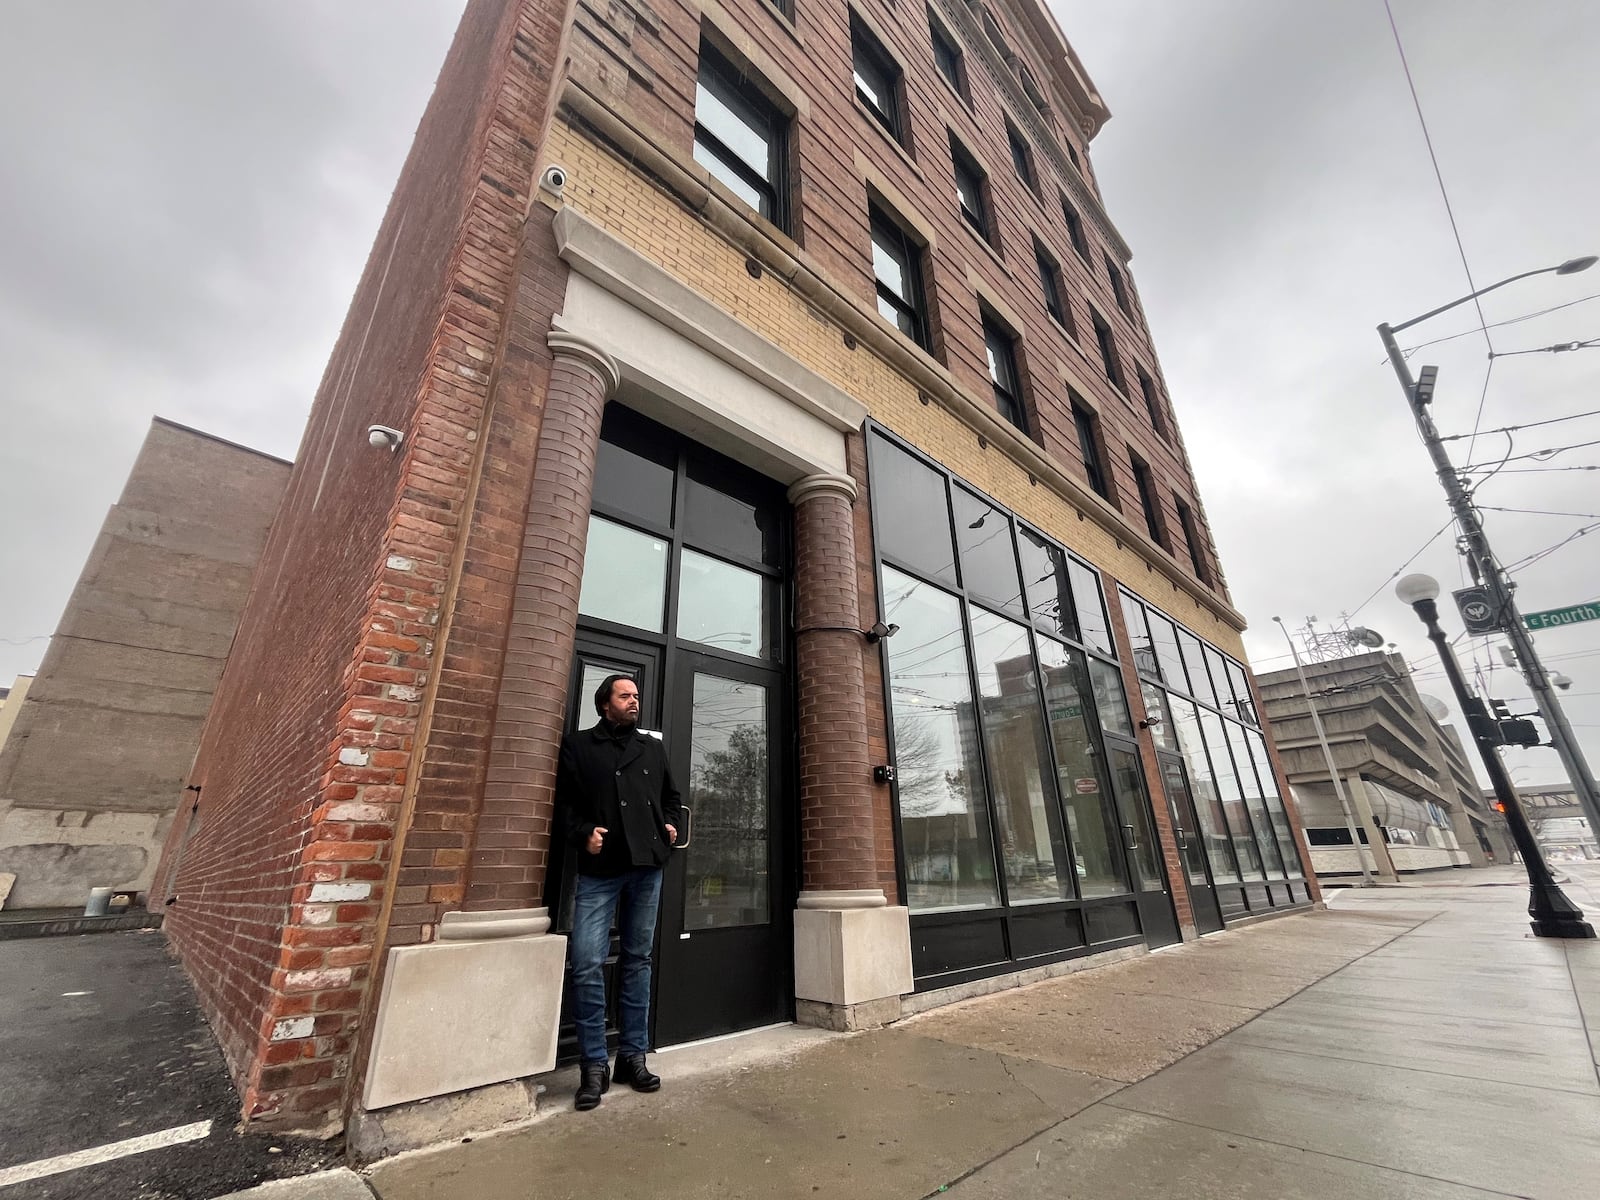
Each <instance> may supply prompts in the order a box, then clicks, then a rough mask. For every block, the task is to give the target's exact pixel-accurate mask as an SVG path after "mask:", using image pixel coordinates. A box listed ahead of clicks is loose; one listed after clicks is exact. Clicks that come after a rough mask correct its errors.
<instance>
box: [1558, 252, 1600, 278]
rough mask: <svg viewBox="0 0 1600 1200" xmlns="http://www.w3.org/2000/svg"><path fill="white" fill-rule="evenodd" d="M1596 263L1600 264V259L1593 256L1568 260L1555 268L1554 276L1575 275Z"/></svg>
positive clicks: (1588, 255)
mask: <svg viewBox="0 0 1600 1200" xmlns="http://www.w3.org/2000/svg"><path fill="white" fill-rule="evenodd" d="M1597 262H1600V258H1597V257H1596V256H1595V255H1593V254H1585V255H1584V256H1583V257H1582V258H1569V259H1567V261H1566V262H1564V263H1562V264H1561V265H1560V266H1559V267H1557V268H1556V274H1557V275H1576V274H1577V273H1578V272H1579V271H1587V270H1588V269H1589V268H1590V267H1592V266H1594V264H1595V263H1597Z"/></svg>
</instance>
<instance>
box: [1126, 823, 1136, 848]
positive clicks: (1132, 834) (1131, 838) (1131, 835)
mask: <svg viewBox="0 0 1600 1200" xmlns="http://www.w3.org/2000/svg"><path fill="white" fill-rule="evenodd" d="M1122 827H1123V828H1124V829H1126V830H1127V831H1128V849H1129V850H1137V849H1138V848H1139V834H1138V832H1137V831H1136V830H1135V829H1134V828H1133V823H1132V822H1131V821H1129V822H1124V823H1123V826H1122Z"/></svg>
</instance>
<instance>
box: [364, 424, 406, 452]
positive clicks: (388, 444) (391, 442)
mask: <svg viewBox="0 0 1600 1200" xmlns="http://www.w3.org/2000/svg"><path fill="white" fill-rule="evenodd" d="M405 440H406V435H405V434H404V433H402V432H401V431H400V430H398V429H394V428H391V427H390V426H388V425H368V426H367V444H368V445H370V446H372V447H374V448H375V449H378V450H383V449H385V448H387V449H388V451H389V453H391V454H393V453H394V452H395V451H396V450H398V449H400V443H401V442H403V441H405Z"/></svg>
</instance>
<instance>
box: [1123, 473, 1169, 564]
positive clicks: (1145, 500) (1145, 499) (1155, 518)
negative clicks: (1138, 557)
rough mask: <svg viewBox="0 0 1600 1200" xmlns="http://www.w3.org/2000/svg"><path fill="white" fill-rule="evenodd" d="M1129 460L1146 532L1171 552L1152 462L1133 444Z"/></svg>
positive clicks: (1155, 541)
mask: <svg viewBox="0 0 1600 1200" xmlns="http://www.w3.org/2000/svg"><path fill="white" fill-rule="evenodd" d="M1128 462H1129V465H1131V466H1132V468H1133V486H1134V489H1135V490H1136V491H1137V492H1138V493H1139V507H1140V508H1141V509H1142V510H1143V511H1144V527H1145V532H1146V533H1148V534H1149V535H1150V540H1151V541H1152V542H1154V543H1155V544H1156V545H1158V546H1160V547H1161V548H1162V549H1163V550H1165V551H1166V552H1167V553H1168V554H1171V553H1172V544H1171V542H1170V540H1169V539H1168V537H1167V527H1166V523H1165V522H1164V521H1162V519H1161V501H1160V499H1159V496H1158V493H1157V492H1156V481H1155V476H1154V474H1152V472H1151V470H1150V464H1149V463H1147V462H1145V460H1144V459H1142V458H1140V457H1139V453H1138V451H1136V450H1135V449H1134V448H1133V447H1132V446H1129V447H1128Z"/></svg>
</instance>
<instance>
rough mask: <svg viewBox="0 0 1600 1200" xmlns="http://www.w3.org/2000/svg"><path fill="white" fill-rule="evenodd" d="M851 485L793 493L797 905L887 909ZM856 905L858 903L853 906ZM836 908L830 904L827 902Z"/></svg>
mask: <svg viewBox="0 0 1600 1200" xmlns="http://www.w3.org/2000/svg"><path fill="white" fill-rule="evenodd" d="M855 497H856V485H855V482H854V481H853V480H852V479H851V478H850V477H849V476H848V475H809V476H807V477H806V478H804V479H802V480H801V481H800V482H799V483H797V484H795V485H794V486H793V487H791V488H790V489H789V501H790V503H791V504H793V505H794V528H795V627H796V629H797V631H798V633H797V636H796V645H797V651H796V652H797V655H798V660H799V661H798V663H797V671H798V675H799V693H800V852H801V866H802V875H801V888H802V893H801V899H800V904H801V906H802V907H808V906H809V904H808V902H809V901H810V900H811V898H812V896H813V895H814V894H816V893H830V894H836V893H841V892H843V893H849V894H850V895H852V896H858V897H860V900H866V899H868V898H869V897H876V898H877V899H876V903H878V904H884V903H887V901H886V900H885V899H884V895H883V890H882V889H881V888H880V887H878V886H877V882H878V872H877V864H876V862H875V859H874V854H873V837H872V765H871V764H870V763H869V762H868V761H867V699H866V690H865V684H864V682H863V679H862V661H861V647H862V640H861V635H860V634H859V633H857V632H855V631H856V630H859V629H860V628H861V619H860V615H859V612H858V609H857V605H856V596H857V581H856V550H855V526H854V523H853V521H852V520H851V507H852V505H853V504H854V502H855ZM858 904H859V901H858ZM823 907H833V905H831V904H829V905H823Z"/></svg>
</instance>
